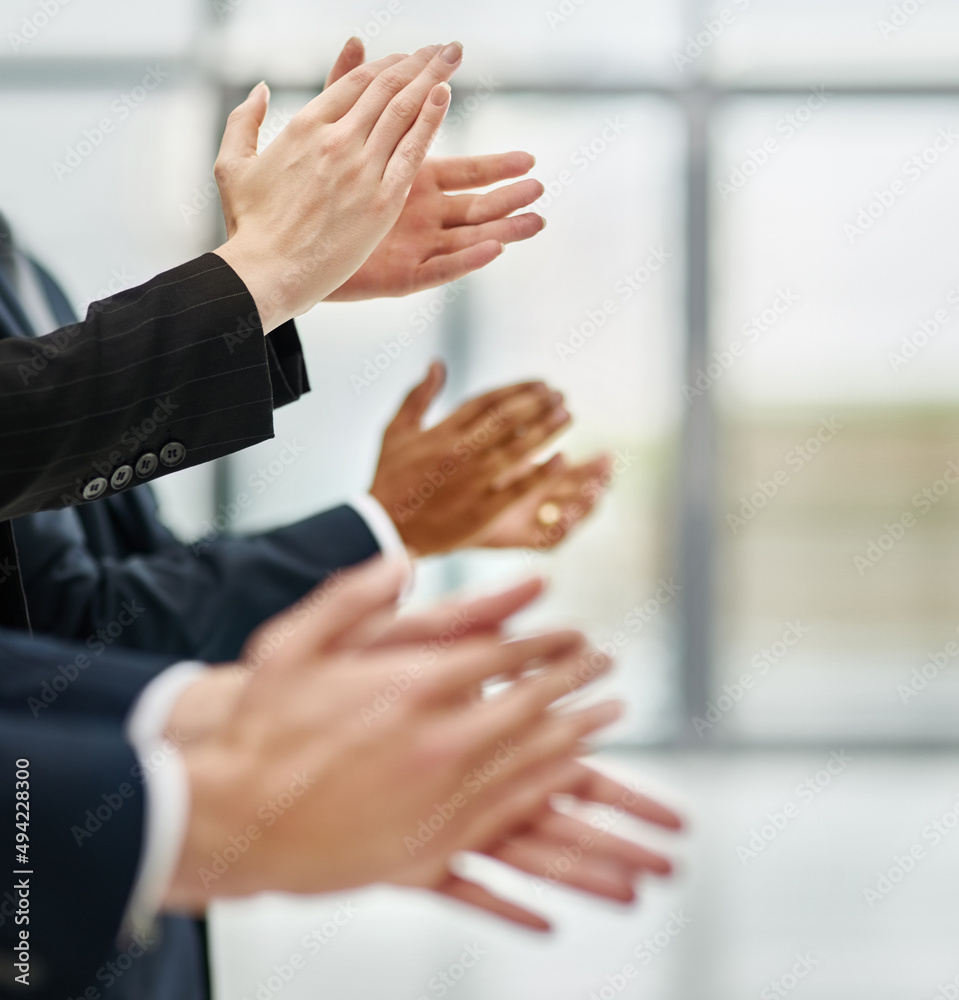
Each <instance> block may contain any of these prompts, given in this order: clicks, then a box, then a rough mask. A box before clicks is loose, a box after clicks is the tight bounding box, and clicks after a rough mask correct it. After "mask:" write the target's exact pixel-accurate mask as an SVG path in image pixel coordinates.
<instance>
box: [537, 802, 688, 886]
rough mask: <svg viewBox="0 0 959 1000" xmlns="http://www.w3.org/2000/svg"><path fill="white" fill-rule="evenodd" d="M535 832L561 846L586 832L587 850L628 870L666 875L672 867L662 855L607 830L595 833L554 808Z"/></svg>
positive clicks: (572, 841)
mask: <svg viewBox="0 0 959 1000" xmlns="http://www.w3.org/2000/svg"><path fill="white" fill-rule="evenodd" d="M535 832H536V833H537V834H538V835H539V836H541V837H544V838H546V839H547V840H550V841H553V842H554V843H558V844H559V845H560V848H562V847H563V846H564V845H566V844H575V843H576V842H577V841H579V840H580V839H581V838H582V837H583V836H584V835H586V836H588V837H590V840H591V843H592V847H591V848H590V849H589V850H590V853H591V854H592V855H593V856H595V857H596V858H597V860H602V861H604V862H607V863H611V864H616V865H619V866H621V867H623V868H625V869H628V870H632V871H637V872H639V871H651V872H656V873H657V874H659V875H668V874H669V873H670V872H671V871H672V870H673V866H672V863H671V862H670V860H669V858H667V857H665V856H664V855H662V854H659V853H657V852H656V851H651V850H649V849H648V848H645V847H642V846H641V845H639V844H635V843H633V841H631V840H626V839H625V838H624V837H617V836H616V835H615V834H612V833H609V832H604V833H603V834H602V835H601V836H600V837H597V836H596V830H595V828H594V827H591V826H590V825H589V824H588V823H584V822H583V821H582V820H580V819H577V818H576V817H575V816H567V815H565V814H564V813H561V812H557V811H556V810H555V809H553V810H551V811H550V813H549V814H548V815H546V816H545V817H544V818H543V819H542V821H541V822H540V823H539V824H538V825H537V827H536V831H535Z"/></svg>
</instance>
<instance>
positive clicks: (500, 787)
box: [459, 759, 575, 853]
mask: <svg viewBox="0 0 959 1000" xmlns="http://www.w3.org/2000/svg"><path fill="white" fill-rule="evenodd" d="M573 763H575V762H574V761H571V760H564V759H559V760H550V761H546V762H542V763H540V764H538V765H535V766H533V767H530V768H527V769H525V770H524V771H523V772H522V773H512V774H507V775H506V780H501V781H499V782H498V783H496V784H493V783H492V782H488V783H487V784H486V785H484V786H483V788H482V789H481V790H480V791H479V792H478V793H477V800H478V801H476V803H475V808H472V809H470V810H469V812H467V811H466V810H463V813H461V815H463V820H464V822H465V824H466V826H465V829H464V831H463V832H462V833H461V835H460V837H459V841H460V843H461V844H462V845H463V847H464V848H467V849H469V850H474V851H482V852H484V853H486V852H488V851H490V850H493V849H494V848H495V847H496V846H497V845H498V844H499V843H501V842H502V841H504V840H506V839H507V838H508V837H509V836H510V835H512V834H514V833H516V832H517V831H518V830H524V829H528V828H529V827H531V826H535V825H536V823H537V822H538V821H539V820H540V819H541V818H542V816H543V815H544V814H545V813H546V811H547V810H548V809H549V808H550V805H549V801H550V796H551V795H554V794H562V792H563V791H564V789H565V788H567V787H568V786H569V783H570V781H572V780H575V777H574V776H575V771H574V770H573V768H572V764H573Z"/></svg>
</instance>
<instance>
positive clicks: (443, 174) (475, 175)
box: [434, 152, 536, 191]
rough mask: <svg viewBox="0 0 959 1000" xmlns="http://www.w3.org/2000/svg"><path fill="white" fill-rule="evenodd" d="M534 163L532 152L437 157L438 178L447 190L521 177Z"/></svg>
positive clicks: (438, 181)
mask: <svg viewBox="0 0 959 1000" xmlns="http://www.w3.org/2000/svg"><path fill="white" fill-rule="evenodd" d="M535 164H536V160H535V158H534V157H533V156H531V155H530V154H529V153H522V152H511V153H491V154H488V155H486V156H442V157H437V159H436V160H435V163H434V168H435V176H436V182H437V184H439V186H440V187H441V188H442V189H443V190H444V191H466V190H468V189H469V188H478V187H486V186H487V185H489V184H497V183H498V182H499V181H505V180H509V179H510V178H511V177H522V176H523V175H524V174H528V173H529V172H530V171H531V170H532V169H533V167H534V165H535Z"/></svg>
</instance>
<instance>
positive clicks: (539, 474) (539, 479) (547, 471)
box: [486, 455, 563, 534]
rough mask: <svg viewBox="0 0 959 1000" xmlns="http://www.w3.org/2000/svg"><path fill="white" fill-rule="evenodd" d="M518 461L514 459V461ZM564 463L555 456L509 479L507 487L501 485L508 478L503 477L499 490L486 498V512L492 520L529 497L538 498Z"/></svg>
mask: <svg viewBox="0 0 959 1000" xmlns="http://www.w3.org/2000/svg"><path fill="white" fill-rule="evenodd" d="M516 460H517V459H514V461H516ZM562 461H563V459H562V457H561V456H560V455H554V456H553V457H552V458H551V459H549V460H548V461H547V462H544V463H543V464H542V465H537V466H535V467H534V468H533V471H532V472H529V473H527V474H525V475H520V476H518V477H513V478H509V479H508V481H507V482H506V485H501V483H502V482H503V480H504V479H506V478H507V474H506V473H504V474H503V475H501V476H500V477H499V478H500V485H499V488H497V489H494V490H492V491H491V492H490V493H489V494H488V495H487V497H486V500H487V502H486V511H487V514H488V515H489V517H490V520H492V519H493V518H494V517H497V516H499V514H501V513H502V512H503V511H504V510H506V509H507V508H509V507H512V506H513V504H516V503H519V502H520V501H523V500H525V499H526V498H527V497H529V496H536V495H537V494H538V493H539V492H540V491H541V489H543V488H544V487H545V486H546V484H547V483H549V482H550V481H551V480H553V479H555V477H556V472H557V470H558V468H559V466H560V464H561V463H562ZM554 534H555V532H554Z"/></svg>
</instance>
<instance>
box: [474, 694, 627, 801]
mask: <svg viewBox="0 0 959 1000" xmlns="http://www.w3.org/2000/svg"><path fill="white" fill-rule="evenodd" d="M524 708H525V711H524V712H523V713H521V714H519V716H518V717H517V718H514V720H510V721H509V722H507V719H508V715H507V713H506V712H504V713H503V714H502V718H501V719H499V720H497V721H498V722H499V723H500V725H499V727H498V728H496V727H494V729H493V733H492V734H491V737H490V740H491V743H490V745H491V746H500V745H501V744H502V742H503V741H504V740H505V739H509V738H510V737H514V738H515V739H516V740H517V743H516V744H515V746H513V750H514V758H513V759H511V761H510V764H511V766H512V767H513V769H521V768H527V767H534V766H536V765H538V764H541V763H543V762H544V761H548V760H552V759H555V758H558V757H563V756H567V757H568V756H570V754H571V753H572V752H573V749H574V748H575V747H576V745H577V744H578V742H579V741H580V740H583V739H586V738H587V737H588V736H592V735H593V734H594V733H596V732H598V731H599V730H600V729H605V728H606V727H607V726H609V725H611V724H612V723H614V722H616V721H617V719H619V718H621V717H622V714H623V705H622V703H621V702H619V701H605V702H600V703H599V704H598V705H590V706H589V707H588V708H583V709H579V710H578V711H575V712H563V713H552V714H548V715H546V716H545V717H541V718H539V719H537V720H536V721H535V722H534V723H533V725H532V727H529V726H528V727H527V728H526V730H525V732H522V733H521V732H520V724H521V723H520V719H521V718H529V717H530V714H531V712H530V706H529V705H527V706H524ZM504 770H505V769H504ZM504 776H505V775H504ZM493 780H494V781H495V780H497V779H496V778H493Z"/></svg>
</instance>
